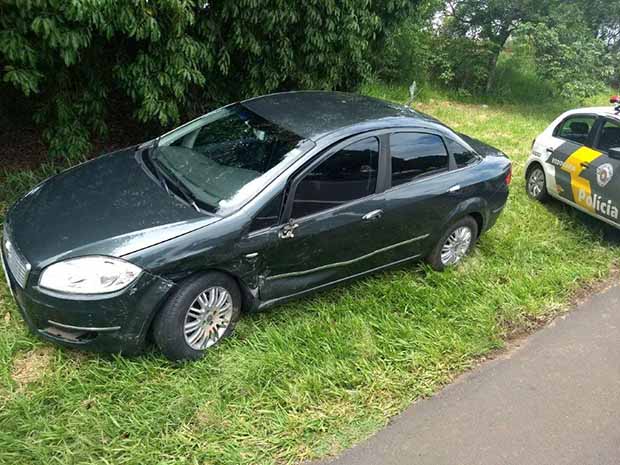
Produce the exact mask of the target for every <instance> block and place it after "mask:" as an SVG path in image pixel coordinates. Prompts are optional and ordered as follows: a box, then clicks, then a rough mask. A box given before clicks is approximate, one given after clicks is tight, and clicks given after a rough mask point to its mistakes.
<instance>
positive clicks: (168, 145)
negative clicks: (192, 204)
mask: <svg viewBox="0 0 620 465" xmlns="http://www.w3.org/2000/svg"><path fill="white" fill-rule="evenodd" d="M301 142H302V140H301V138H300V137H299V136H298V135H296V134H293V133H292V132H290V131H287V130H286V129H284V128H281V127H279V126H277V125H275V124H273V123H271V122H269V121H267V120H266V119H264V118H262V117H260V116H258V115H257V114H256V113H253V112H252V111H250V110H248V109H247V108H245V107H244V106H243V105H241V104H236V105H231V106H228V107H225V108H221V109H219V110H217V111H214V112H213V113H209V114H207V115H205V116H204V117H202V118H199V119H197V120H195V121H192V122H191V123H188V124H187V125H185V126H182V127H180V128H179V129H177V130H175V131H172V132H171V133H169V134H166V135H165V136H163V137H162V138H161V140H160V141H159V145H158V146H157V148H156V149H155V150H154V151H153V154H152V157H153V158H154V159H156V160H157V162H158V163H160V164H161V165H164V167H165V168H166V171H169V172H170V173H171V174H172V175H174V177H175V178H176V179H177V180H178V181H179V182H180V183H182V184H183V185H184V187H186V188H187V190H189V191H190V192H191V194H192V195H193V197H194V198H195V199H196V200H197V202H198V203H199V204H202V205H203V206H207V207H208V209H209V210H211V211H220V210H229V209H235V208H239V207H241V206H242V205H243V204H245V203H246V202H247V201H248V200H249V199H250V198H252V197H253V196H255V195H256V194H258V193H259V192H260V191H261V190H262V189H263V188H264V187H265V186H266V185H267V184H268V182H269V181H270V180H271V179H272V176H270V173H271V172H273V171H278V172H279V171H280V170H277V169H275V170H274V168H276V167H278V165H280V164H282V163H283V161H284V160H285V159H287V158H296V157H293V155H296V154H299V153H300V151H301V148H300V144H301Z"/></svg>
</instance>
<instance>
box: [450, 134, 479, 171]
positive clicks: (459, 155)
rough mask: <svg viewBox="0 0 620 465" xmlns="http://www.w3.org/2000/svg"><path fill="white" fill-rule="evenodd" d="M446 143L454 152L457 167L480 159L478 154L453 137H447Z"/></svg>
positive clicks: (462, 166)
mask: <svg viewBox="0 0 620 465" xmlns="http://www.w3.org/2000/svg"><path fill="white" fill-rule="evenodd" d="M446 145H447V146H448V149H450V152H452V156H453V157H454V162H455V163H456V167H457V168H464V167H466V166H469V165H471V164H473V163H476V162H477V161H478V160H479V157H478V155H476V154H475V153H474V152H472V151H471V150H469V149H466V148H465V147H463V146H462V145H461V144H459V143H458V142H456V141H453V140H452V139H446Z"/></svg>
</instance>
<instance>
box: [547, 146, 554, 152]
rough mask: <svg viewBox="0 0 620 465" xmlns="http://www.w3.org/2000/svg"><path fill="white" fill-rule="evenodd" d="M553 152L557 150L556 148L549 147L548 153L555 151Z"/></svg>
mask: <svg viewBox="0 0 620 465" xmlns="http://www.w3.org/2000/svg"><path fill="white" fill-rule="evenodd" d="M553 152H555V149H554V148H553V147H549V148H547V153H553Z"/></svg>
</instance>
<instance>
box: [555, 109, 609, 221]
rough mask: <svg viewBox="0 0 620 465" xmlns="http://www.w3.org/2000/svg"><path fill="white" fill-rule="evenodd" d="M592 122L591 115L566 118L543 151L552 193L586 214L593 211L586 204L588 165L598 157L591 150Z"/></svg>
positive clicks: (589, 193) (589, 174) (588, 178)
mask: <svg viewBox="0 0 620 465" xmlns="http://www.w3.org/2000/svg"><path fill="white" fill-rule="evenodd" d="M596 121H597V117H596V116H593V115H573V116H569V117H568V118H567V119H565V120H564V121H563V122H562V123H560V125H559V126H558V128H556V130H555V131H554V133H553V137H552V138H551V140H550V141H549V145H550V147H549V148H548V149H547V151H548V152H550V155H549V157H548V159H547V163H550V164H551V165H552V166H553V167H554V171H555V179H554V180H553V181H554V182H553V183H551V189H552V190H555V192H553V193H554V194H556V195H558V196H559V197H561V198H563V199H565V200H567V201H568V202H571V203H573V204H576V205H578V206H580V207H582V208H583V209H585V210H587V211H593V209H592V208H591V206H589V205H588V198H589V197H591V195H592V190H591V182H590V181H591V170H590V166H591V165H592V163H593V162H594V160H596V159H597V158H598V157H600V155H601V152H599V151H598V150H595V149H593V148H592V139H593V128H594V125H595V124H596Z"/></svg>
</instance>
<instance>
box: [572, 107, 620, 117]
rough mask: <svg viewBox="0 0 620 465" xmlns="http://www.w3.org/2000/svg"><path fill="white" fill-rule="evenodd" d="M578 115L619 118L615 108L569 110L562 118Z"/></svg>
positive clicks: (619, 115)
mask: <svg viewBox="0 0 620 465" xmlns="http://www.w3.org/2000/svg"><path fill="white" fill-rule="evenodd" d="M580 113H587V114H590V115H598V116H611V117H612V118H616V119H618V118H620V114H619V113H618V112H617V111H616V107H615V106H613V107H584V108H575V109H574V110H569V111H567V112H565V113H564V114H563V116H569V115H575V114H580Z"/></svg>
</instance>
